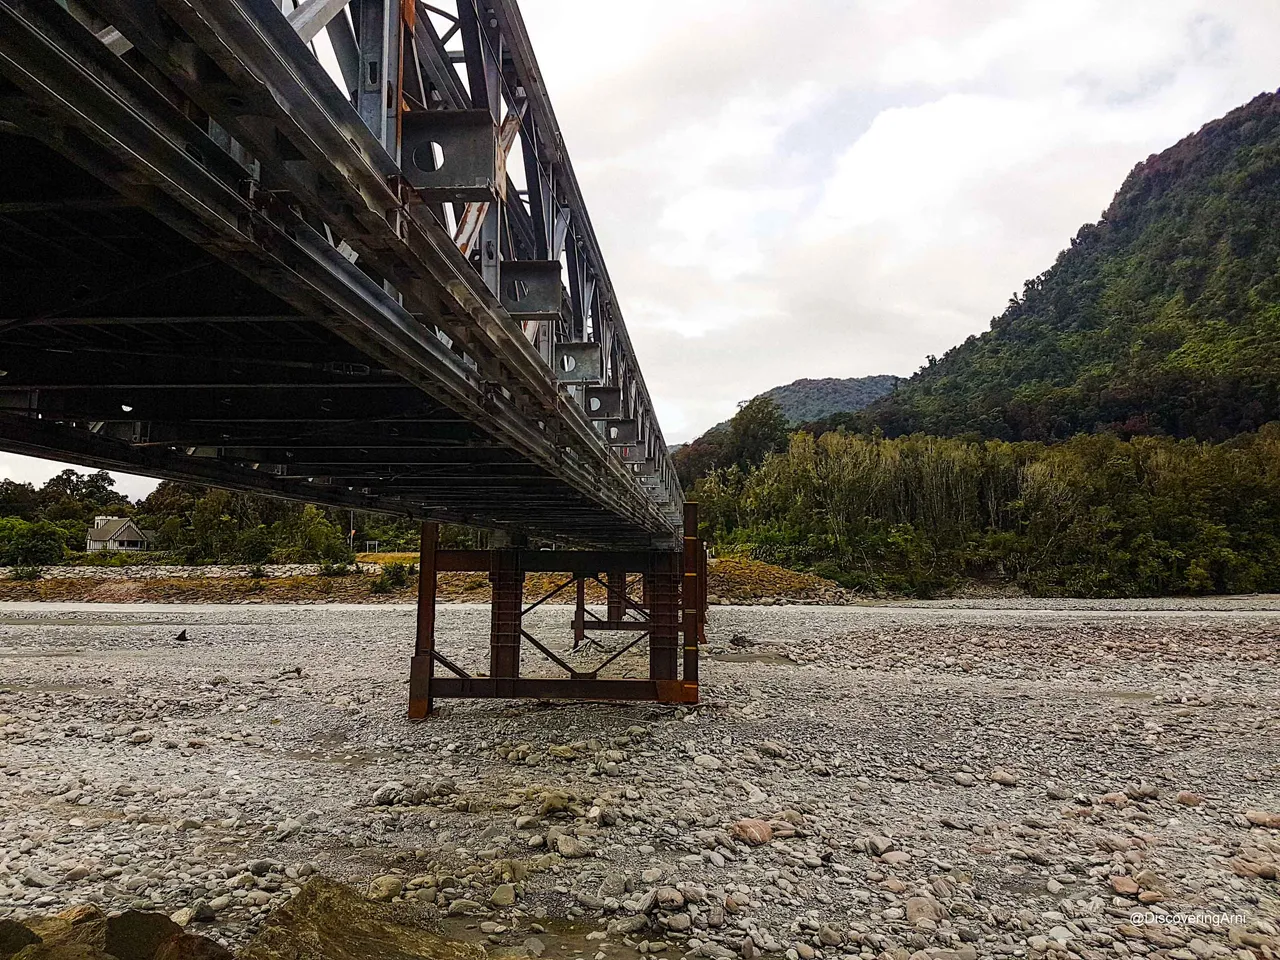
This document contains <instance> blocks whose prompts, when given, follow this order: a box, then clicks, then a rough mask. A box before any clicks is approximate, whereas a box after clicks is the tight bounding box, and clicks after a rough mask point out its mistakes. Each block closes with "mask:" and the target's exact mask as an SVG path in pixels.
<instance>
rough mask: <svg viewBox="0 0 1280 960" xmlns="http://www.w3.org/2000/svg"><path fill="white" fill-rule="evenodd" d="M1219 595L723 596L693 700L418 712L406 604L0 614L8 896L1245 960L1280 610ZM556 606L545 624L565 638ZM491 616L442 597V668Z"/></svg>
mask: <svg viewBox="0 0 1280 960" xmlns="http://www.w3.org/2000/svg"><path fill="white" fill-rule="evenodd" d="M1234 603H1235V606H1234V607H1233V606H1232V602H1231V601H1211V602H1207V603H1206V602H1202V601H1195V602H1181V601H1180V602H1178V603H1176V604H1171V605H1168V608H1167V609H1164V610H1154V609H1147V610H1141V611H1139V610H1137V609H1135V608H1140V607H1144V606H1145V607H1151V606H1152V604H1150V603H1147V602H1143V603H1138V604H1129V605H1128V606H1127V607H1126V605H1124V604H1120V603H1108V604H1099V605H1094V606H1095V607H1105V609H1089V608H1087V607H1085V606H1082V605H1080V604H1071V603H1056V602H1055V603H1048V602H1042V601H1037V602H1036V603H1034V604H1030V605H1029V606H1033V607H1034V609H1023V610H1019V609H1014V608H1012V607H1011V605H1009V604H1008V603H999V604H995V603H993V604H992V606H996V607H999V609H980V608H977V607H975V606H974V605H972V604H969V605H964V606H959V605H957V604H956V603H955V602H950V603H945V604H933V605H928V606H920V605H913V606H906V605H899V606H894V607H880V608H870V607H844V608H835V607H799V606H770V607H768V608H740V607H718V608H716V609H715V610H714V611H713V613H712V620H711V625H710V630H709V634H710V641H711V642H710V644H709V646H708V648H706V649H705V651H704V663H703V675H704V676H703V679H704V683H703V689H702V693H703V702H702V704H701V705H699V706H698V707H696V708H693V709H689V708H682V707H665V706H659V705H653V704H647V705H646V704H614V705H607V706H606V705H598V704H591V705H576V706H571V705H564V704H555V705H547V704H533V703H514V702H497V703H484V702H457V703H450V704H447V705H446V706H445V707H444V709H443V710H442V711H441V712H440V715H438V716H437V717H435V718H433V719H432V720H430V721H428V722H425V723H421V724H410V723H408V722H407V721H405V720H404V719H403V712H404V706H405V700H406V697H407V669H408V656H409V653H410V650H411V648H412V636H413V612H412V609H411V608H408V607H405V606H377V607H345V606H324V607H318V606H306V607H294V606H290V607H285V606H255V607H243V606H229V607H212V606H190V607H181V606H168V607H163V606H143V605H122V606H119V607H116V606H105V605H77V604H57V605H54V604H48V605H39V604H0V918H3V917H16V918H21V917H24V916H28V915H30V914H33V913H41V912H50V911H56V910H58V909H62V908H64V907H65V906H67V905H70V904H74V903H82V902H90V901H91V902H96V903H99V904H101V905H103V906H105V907H109V908H124V907H129V906H139V905H145V906H146V907H151V908H155V909H163V910H165V911H166V912H170V913H175V912H178V911H184V912H183V913H182V914H181V916H182V918H183V919H184V920H185V921H187V922H189V923H190V924H191V928H192V929H196V930H199V931H201V932H206V933H210V932H211V933H214V934H215V935H216V936H217V937H218V938H219V939H221V940H223V941H224V942H229V943H233V944H234V943H238V942H242V941H243V940H244V939H245V938H246V937H247V936H248V935H249V934H251V933H252V931H253V930H254V929H255V928H256V926H257V925H258V924H259V923H260V922H261V920H262V918H263V917H264V916H265V915H266V914H267V913H268V912H269V911H270V910H271V909H272V908H274V907H275V906H277V905H279V904H280V903H283V902H286V901H287V900H288V898H289V897H290V896H292V895H293V894H294V893H295V892H296V891H297V889H299V887H300V885H301V884H302V883H303V882H305V879H306V877H307V876H309V875H311V874H312V873H315V872H317V871H320V872H324V873H326V874H329V875H332V876H335V877H338V878H339V879H345V880H348V881H351V882H352V883H354V884H357V885H358V886H359V888H360V889H364V890H367V891H370V892H371V893H373V895H375V896H377V897H378V898H379V899H390V900H403V901H414V902H416V903H417V904H418V906H419V907H420V908H421V909H422V910H425V911H436V912H437V913H438V914H440V915H445V916H454V917H456V918H457V920H455V921H450V922H456V923H464V922H465V923H470V924H471V925H472V927H473V929H476V930H478V931H480V933H479V934H478V935H483V936H486V937H488V938H489V940H490V941H491V942H492V943H494V944H497V943H506V942H507V941H505V940H503V939H502V938H503V937H504V936H506V937H514V938H515V939H514V940H513V941H511V942H513V943H514V944H516V945H517V946H516V947H513V948H512V949H516V950H519V951H523V952H524V953H526V954H529V955H537V954H538V953H540V952H541V951H542V950H543V949H544V948H546V944H547V943H548V942H549V941H548V937H551V936H552V934H551V933H547V932H546V931H544V930H543V928H542V927H541V926H539V925H538V924H537V923H536V921H542V922H547V923H549V922H551V921H552V920H559V919H564V918H575V919H577V920H578V921H580V922H581V923H583V924H586V925H587V926H588V927H593V928H594V932H593V933H591V934H589V936H588V940H590V941H591V942H590V944H585V943H584V949H586V950H596V949H597V948H598V949H599V950H600V951H604V950H605V948H606V947H608V948H609V949H616V948H626V949H628V950H631V951H633V952H638V953H642V954H655V953H656V954H664V953H665V954H667V955H675V954H683V955H687V956H703V957H711V958H721V960H727V958H729V957H736V956H744V957H752V956H755V955H757V954H760V953H766V954H767V953H776V954H784V955H786V956H787V957H788V958H790V960H800V958H805V960H810V958H828V960H830V958H834V957H842V958H843V957H889V958H894V960H907V958H914V960H925V958H933V960H950V958H968V957H974V958H976V957H998V956H1010V957H1015V956H1032V957H1049V956H1068V955H1075V956H1079V957H1084V958H1088V957H1111V956H1133V955H1147V956H1154V957H1169V958H1177V960H1184V958H1187V957H1190V958H1193V960H1194V958H1199V957H1215V956H1222V957H1229V956H1233V957H1239V958H1241V960H1244V958H1246V957H1251V956H1253V953H1251V949H1252V950H1256V951H1257V952H1258V954H1259V955H1261V954H1262V951H1264V950H1275V949H1277V947H1280V944H1278V943H1277V941H1276V938H1277V936H1278V935H1280V931H1278V930H1277V926H1276V924H1277V919H1278V918H1280V894H1278V891H1277V882H1276V880H1275V879H1274V877H1275V870H1276V867H1277V863H1278V862H1280V818H1278V819H1277V820H1276V821H1275V822H1276V824H1277V825H1278V826H1277V827H1274V828H1273V827H1270V826H1266V824H1268V823H1270V822H1271V821H1270V820H1269V819H1267V817H1266V814H1267V813H1268V812H1270V813H1272V814H1277V813H1280V792H1278V791H1280V709H1278V708H1277V704H1280V673H1277V669H1276V668H1277V666H1280V643H1278V641H1277V638H1278V637H1280V612H1278V611H1276V610H1275V609H1274V607H1267V606H1265V605H1260V604H1259V602H1257V601H1256V600H1254V599H1252V598H1245V599H1243V600H1239V601H1235V602H1234ZM565 613H566V612H565V611H564V610H563V609H558V610H557V609H552V610H546V609H540V610H539V611H537V612H536V614H535V615H533V616H531V617H530V618H529V625H530V629H531V631H532V632H533V633H534V634H535V635H538V636H540V637H544V638H546V639H547V640H548V642H549V643H550V644H551V645H552V646H553V647H554V648H556V649H557V650H560V651H563V650H564V648H565V643H566V642H567V634H566V633H565V632H564V631H560V633H558V634H557V633H554V632H553V631H552V625H553V624H554V623H557V622H562V620H563V618H564V617H565ZM487 618H488V613H487V608H485V607H477V606H468V605H453V606H443V607H442V608H441V614H440V627H439V632H440V635H441V638H442V639H441V647H442V649H444V650H445V651H446V652H447V653H448V654H449V655H450V657H451V659H453V660H454V661H455V662H457V663H459V664H461V665H462V666H463V667H464V668H467V669H478V668H480V667H481V664H482V659H483V656H484V653H485V651H486V646H487V644H486V629H487V623H488V619H487ZM194 627H198V628H199V629H198V630H194V629H193V630H192V631H191V634H190V635H191V636H192V637H193V638H194V639H192V640H189V641H187V642H185V643H179V642H177V641H176V640H175V639H174V637H175V635H176V634H177V633H178V631H179V630H181V629H183V628H194ZM602 656H603V655H602ZM525 658H526V662H527V663H528V665H529V668H530V669H542V667H541V666H539V665H538V663H539V661H538V660H537V658H536V653H535V652H534V651H532V650H528V649H526V653H525ZM619 663H620V664H622V665H623V666H624V668H625V669H628V670H631V671H633V672H634V671H635V670H637V669H640V668H641V666H642V660H641V659H628V658H623V660H620V661H619ZM1246 812H1248V813H1250V814H1251V816H1250V817H1246V816H1245V814H1246ZM742 820H752V821H757V820H758V821H763V822H764V823H763V824H762V825H759V824H757V825H752V826H749V827H748V826H743V827H738V828H737V829H736V830H735V827H736V826H737V825H738V823H739V821H742ZM1251 820H1252V822H1251ZM762 827H763V828H764V830H765V832H766V833H767V839H765V836H763V835H762V833H761V830H762ZM745 837H753V838H755V840H761V841H763V842H760V843H759V844H758V845H752V844H749V843H748V842H746V840H745V839H743V838H745ZM1126 891H1130V892H1126ZM1139 897H1141V898H1142V900H1143V901H1150V902H1149V903H1147V902H1142V903H1140V902H1139ZM1136 912H1138V913H1143V914H1145V913H1147V912H1153V913H1156V914H1160V915H1161V916H1163V917H1165V918H1166V919H1167V917H1168V915H1170V914H1176V913H1180V912H1185V913H1192V914H1196V915H1197V917H1199V918H1200V919H1193V920H1192V921H1191V922H1181V923H1171V922H1147V923H1144V922H1137V923H1135V922H1133V916H1134V914H1135V913H1136ZM531 923H533V925H532V926H531V925H530V924H531ZM481 925H486V926H481ZM531 932H532V933H536V934H537V936H536V937H531V936H530V935H529V934H530V933H531Z"/></svg>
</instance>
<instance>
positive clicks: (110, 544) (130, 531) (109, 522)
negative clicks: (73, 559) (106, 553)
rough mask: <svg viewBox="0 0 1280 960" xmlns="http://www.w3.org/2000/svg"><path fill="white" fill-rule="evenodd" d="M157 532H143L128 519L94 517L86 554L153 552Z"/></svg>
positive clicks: (86, 543)
mask: <svg viewBox="0 0 1280 960" xmlns="http://www.w3.org/2000/svg"><path fill="white" fill-rule="evenodd" d="M155 542H156V532H155V531H154V530H143V529H142V528H141V527H139V526H138V525H137V524H136V523H134V522H133V521H132V520H130V519H129V518H128V517H94V518H93V527H92V528H91V529H90V530H89V536H88V538H87V539H86V541H85V545H84V549H85V552H86V553H96V552H97V551H99V550H152V549H154V548H155Z"/></svg>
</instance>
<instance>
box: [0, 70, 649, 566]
mask: <svg viewBox="0 0 1280 960" xmlns="http://www.w3.org/2000/svg"><path fill="white" fill-rule="evenodd" d="M3 95H4V91H3V81H0V97H2V96H3ZM0 258H3V261H4V263H5V267H4V277H5V281H4V284H3V287H0V369H3V370H4V375H3V376H0V446H3V447H4V448H5V449H8V450H10V451H13V452H20V453H27V454H31V455H32V456H42V457H52V458H58V459H70V460H73V461H76V462H80V463H84V464H87V465H91V466H101V467H106V468H111V469H117V470H124V471H131V472H135V473H141V474H145V475H150V476H157V477H169V478H173V479H182V480H188V481H197V482H205V483H210V484H213V485H217V486H224V487H231V488H236V489H242V490H250V491H254V492H260V493H268V494H273V495H280V496H287V497H290V498H295V499H302V500H308V501H311V502H316V503H324V504H329V505H333V506H343V507H355V508H359V509H371V510H383V511H387V512H392V513H399V514H401V515H407V516H414V517H417V518H422V517H426V516H430V517H431V518H433V519H437V520H443V521H448V522H455V523H462V524H469V525H473V526H481V527H490V528H498V529H512V530H520V531H522V532H528V533H531V534H534V535H540V536H546V537H548V538H551V539H557V540H563V541H566V542H576V541H581V542H585V543H600V542H617V541H626V542H633V543H644V544H648V543H649V541H650V539H651V535H650V534H649V533H648V532H647V531H645V530H643V529H636V528H635V527H631V528H628V525H626V524H625V523H620V522H619V520H618V518H617V517H616V516H614V515H613V514H612V513H611V512H610V511H609V510H608V509H607V508H606V507H605V506H604V505H602V504H600V503H598V502H594V501H592V500H591V499H589V498H588V497H587V496H586V495H584V494H582V493H580V492H579V491H577V490H576V489H575V488H573V487H571V486H570V485H568V484H567V483H565V482H563V481H562V480H560V479H558V478H556V477H555V476H552V475H550V474H549V473H548V471H547V470H545V469H543V468H542V467H540V466H538V465H536V464H534V463H530V462H529V461H527V460H523V459H521V457H520V456H519V455H518V454H517V453H516V452H514V451H512V450H511V449H510V448H509V447H508V446H507V445H506V444H505V443H504V442H503V441H502V440H501V439H495V438H494V437H492V436H490V435H488V434H486V433H485V432H484V431H483V430H482V429H481V428H479V427H478V426H476V425H475V424H473V423H472V422H471V421H469V420H468V419H466V418H464V417H462V416H460V415H458V414H457V413H455V412H454V411H452V410H451V409H450V408H449V407H447V406H445V405H444V404H443V403H441V402H440V401H438V400H435V399H433V398H432V397H431V396H430V395H429V394H427V393H426V392H424V391H423V390H422V389H420V388H419V387H417V386H414V385H412V384H410V383H409V382H407V381H406V380H405V379H404V378H403V377H401V376H399V375H397V374H396V373H395V372H393V371H391V370H389V369H387V368H386V367H385V366H384V365H382V364H381V363H379V362H378V360H377V359H376V358H375V357H374V356H372V355H371V353H370V352H366V351H365V350H362V349H361V347H360V345H359V344H358V343H352V342H351V341H350V338H348V337H344V334H348V333H350V330H349V328H346V327H343V326H342V325H340V324H337V323H335V322H334V321H333V320H332V319H329V318H325V317H320V316H305V315H303V314H301V313H300V312H298V311H297V310H295V309H294V308H292V307H291V306H290V305H289V304H288V303H286V302H284V301H283V300H281V299H280V298H279V297H277V296H275V295H274V294H272V293H270V292H268V291H267V290H264V289H263V288H262V287H261V286H259V285H258V284H256V283H254V282H253V281H252V280H250V279H249V278H247V277H246V276H244V275H243V274H242V273H240V272H238V271H237V270H234V269H232V268H231V267H229V266H227V265H226V264H225V263H223V262H222V261H220V260H218V259H217V258H215V257H213V256H211V255H209V254H206V253H204V252H203V251H201V250H200V249H199V248H198V247H196V246H195V245H194V244H192V243H191V242H190V241H188V240H187V239H186V238H184V237H183V236H182V235H180V234H178V233H177V232H175V231H174V230H172V229H170V228H169V227H167V226H166V225H165V224H163V223H161V222H160V221H158V220H157V219H156V218H155V217H154V216H152V215H150V214H149V213H147V212H145V211H143V210H140V209H138V208H137V207H136V206H134V205H132V204H130V203H129V202H127V201H126V200H124V199H123V198H121V196H120V195H119V194H118V193H115V192H114V191H112V190H111V189H109V188H108V187H106V186H104V185H103V184H102V183H101V182H99V181H97V180H96V179H95V178H93V177H92V176H90V175H88V174H87V173H85V172H83V171H81V170H80V169H79V168H78V167H76V166H75V165H74V164H72V163H70V162H69V161H67V160H65V159H64V158H62V157H61V156H59V155H58V154H56V153H54V152H53V151H52V150H50V149H48V148H46V147H45V146H43V145H42V144H41V143H39V142H38V141H35V140H33V139H31V138H30V137H25V136H21V135H18V134H15V133H12V132H0ZM5 318H27V319H25V320H24V321H23V322H21V323H12V324H10V322H9V321H8V320H6V319H5Z"/></svg>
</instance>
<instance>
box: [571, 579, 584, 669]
mask: <svg viewBox="0 0 1280 960" xmlns="http://www.w3.org/2000/svg"><path fill="white" fill-rule="evenodd" d="M574 587H575V591H576V594H577V595H576V597H575V598H574V608H573V609H574V614H573V649H575V650H577V649H578V648H579V647H580V646H582V644H583V642H584V641H585V640H586V639H587V578H586V577H585V576H584V575H581V574H575V580H574Z"/></svg>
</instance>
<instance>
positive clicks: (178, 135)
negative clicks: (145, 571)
mask: <svg viewBox="0 0 1280 960" xmlns="http://www.w3.org/2000/svg"><path fill="white" fill-rule="evenodd" d="M283 3H284V6H285V9H284V10H282V9H281V8H280V5H278V4H277V3H275V2H273V0H57V2H55V0H0V227H2V228H3V229H0V251H2V252H3V258H4V260H3V266H2V267H0V371H3V375H0V448H2V449H7V450H10V451H14V452H21V453H28V454H34V455H38V456H47V457H55V458H58V459H62V460H70V461H73V462H78V463H83V464H86V465H91V466H100V467H107V468H113V469H119V470H125V471H130V472H134V473H141V474H146V475H150V476H155V477H167V478H173V479H181V480H188V481H197V482H205V483H209V484H214V485H220V486H224V487H230V488H238V489H242V490H251V491H257V492H264V493H269V494H274V495H279V496H285V497H291V498H298V499H304V500H308V501H314V502H318V503H324V504H329V505H334V506H341V507H353V508H357V509H366V510H378V511H386V512H394V513H398V514H401V515H410V516H414V517H420V518H429V519H433V520H440V521H450V522H457V523H464V524H470V525H474V526H481V527H489V528H495V529H500V530H509V531H512V532H515V533H516V534H518V535H520V534H532V535H536V536H540V537H546V538H549V539H552V540H555V541H558V542H562V543H578V544H582V545H590V546H610V547H650V546H653V545H656V544H666V545H675V543H676V540H677V538H678V536H679V528H680V524H681V512H680V511H681V504H682V498H681V491H680V486H679V483H678V481H677V479H676V476H675V473H674V470H673V469H672V465H671V461H670V458H669V456H668V453H667V448H666V445H665V443H664V441H663V438H662V432H661V429H660V428H659V426H658V422H657V419H656V417H655V416H654V411H653V404H652V402H651V400H650V397H649V393H648V391H647V390H646V388H645V383H644V378H643V377H642V375H641V372H640V367H639V364H638V363H637V362H636V357H635V353H634V350H633V349H632V345H631V341H630V339H629V338H628V336H627V330H626V326H625V324H624V323H623V318H622V312H621V310H620V308H619V304H618V300H617V297H616V295H615V292H614V289H613V286H612V284H611V283H610V280H609V274H608V271H607V269H606V267H605V261H604V257H603V255H602V253H601V251H600V247H599V244H598V243H597V241H596V237H595V234H594V232H593V230H592V227H591V220H590V218H589V216H588V214H587V208H586V205H585V203H584V201H583V197H582V193H581V191H580V189H579V187H578V182H577V180H576V178H575V177H574V172H573V167H572V165H571V164H570V162H569V156H568V154H567V152H566V150H565V145H564V141H563V138H562V137H561V134H560V130H559V127H558V125H557V123H556V117H555V113H554V111H553V110H552V106H551V101H550V99H549V97H548V95H547V91H546V89H545V87H544V85H543V82H542V75H541V72H540V71H539V68H538V64H537V61H536V59H535V57H534V53H533V49H532V47H531V45H530V42H529V37H528V34H527V33H526V30H525V26H524V22H523V20H522V19H521V16H520V12H519V10H518V9H517V7H516V4H515V2H514V0H479V2H476V0H456V3H455V4H454V5H453V6H451V7H446V6H438V5H435V4H427V3H423V2H420V0H349V2H348V0H301V2H300V3H298V4H297V5H296V6H295V2H294V0H283Z"/></svg>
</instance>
